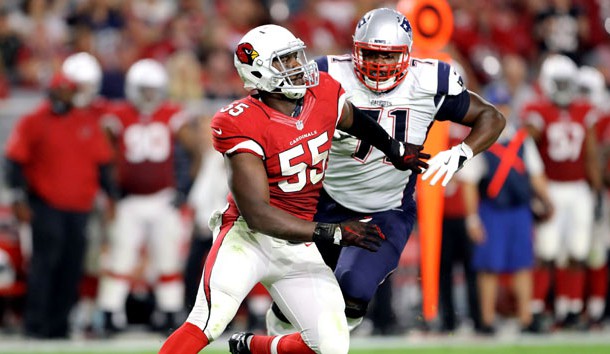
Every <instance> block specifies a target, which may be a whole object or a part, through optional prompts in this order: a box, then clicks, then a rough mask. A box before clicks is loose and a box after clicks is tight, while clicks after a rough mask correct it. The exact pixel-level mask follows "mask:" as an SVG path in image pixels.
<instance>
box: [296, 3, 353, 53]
mask: <svg viewBox="0 0 610 354" xmlns="http://www.w3.org/2000/svg"><path fill="white" fill-rule="evenodd" d="M322 3H323V1H320V0H311V1H306V2H305V3H304V4H303V8H302V9H301V10H300V11H299V12H297V13H296V14H295V15H294V16H293V17H292V18H290V19H289V20H288V21H287V26H288V27H287V28H289V29H290V30H291V31H292V32H293V33H294V35H295V36H296V37H297V38H300V39H301V40H302V41H303V42H305V43H307V49H308V54H309V55H311V56H312V57H315V56H319V55H327V54H343V52H342V48H345V47H347V46H349V45H350V44H351V41H347V39H349V38H351V37H350V36H349V35H348V33H343V32H342V31H340V30H339V28H337V27H336V26H335V24H334V23H333V22H331V21H330V20H329V19H327V18H326V17H324V16H323V14H322V13H320V9H323V8H322V7H321V6H320V5H321V4H322Z"/></svg>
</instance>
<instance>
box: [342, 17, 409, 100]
mask: <svg viewBox="0 0 610 354" xmlns="http://www.w3.org/2000/svg"><path fill="white" fill-rule="evenodd" d="M353 38H354V48H353V52H352V61H353V62H354V70H355V72H356V76H357V77H358V79H359V80H360V81H361V82H362V83H363V84H364V85H365V86H366V87H368V88H369V89H370V90H372V91H375V92H384V91H388V90H390V89H392V88H394V87H396V86H397V85H398V84H399V83H400V82H401V81H402V80H403V79H404V78H405V76H406V75H407V69H408V68H409V59H410V56H411V46H412V45H413V30H412V29H411V24H410V23H409V20H407V18H406V17H405V16H403V15H402V14H401V13H400V12H398V11H396V10H392V9H388V8H381V9H375V10H372V11H369V12H367V13H366V14H365V15H364V16H362V18H361V19H360V21H359V22H358V25H357V26H356V30H355V32H354V37H353ZM363 51H374V52H388V53H398V54H399V56H398V60H397V61H396V62H394V63H387V64H383V63H380V62H375V61H369V60H366V59H365V57H364V55H363Z"/></svg>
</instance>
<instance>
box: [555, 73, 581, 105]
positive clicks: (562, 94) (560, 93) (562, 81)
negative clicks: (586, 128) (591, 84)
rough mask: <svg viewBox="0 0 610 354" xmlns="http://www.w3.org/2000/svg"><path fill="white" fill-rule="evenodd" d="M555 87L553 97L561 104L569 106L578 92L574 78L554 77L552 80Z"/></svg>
mask: <svg viewBox="0 0 610 354" xmlns="http://www.w3.org/2000/svg"><path fill="white" fill-rule="evenodd" d="M552 85H553V86H554V89H553V90H552V94H551V99H552V100H553V102H555V103H557V104H558V105H560V106H564V107H565V106H569V105H570V103H571V102H572V101H573V100H574V98H575V97H576V94H577V90H578V88H577V85H576V82H574V79H573V78H567V77H563V78H559V77H558V78H554V79H553V80H552Z"/></svg>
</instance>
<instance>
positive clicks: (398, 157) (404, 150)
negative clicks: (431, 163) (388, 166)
mask: <svg viewBox="0 0 610 354" xmlns="http://www.w3.org/2000/svg"><path fill="white" fill-rule="evenodd" d="M423 149H424V147H423V145H415V144H409V143H403V142H400V141H398V140H392V147H391V152H390V154H388V159H389V160H390V162H392V165H394V167H396V168H397V169H399V170H401V171H406V170H411V171H413V173H414V174H418V173H421V172H422V168H423V169H426V168H428V164H427V163H426V162H425V161H423V159H429V158H430V154H426V153H425V152H422V150H423Z"/></svg>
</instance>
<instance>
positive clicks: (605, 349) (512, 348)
mask: <svg viewBox="0 0 610 354" xmlns="http://www.w3.org/2000/svg"><path fill="white" fill-rule="evenodd" d="M2 353H3V354H24V353H26V352H24V351H19V352H2ZM27 353H28V354H39V353H40V354H42V353H44V354H65V353H72V354H109V353H112V354H155V352H154V351H121V352H115V351H112V352H109V351H97V350H96V351H85V350H83V351H73V350H70V351H61V352H50V351H43V350H41V351H33V352H30V351H28V352H27ZM221 353H222V354H226V353H228V350H226V351H223V350H218V349H212V350H204V351H203V352H202V354H221ZM377 353H379V354H415V353H417V354H608V353H610V345H591V346H589V345H585V346H576V345H562V346H540V345H536V346H518V345H507V346H498V347H491V346H485V347H480V346H460V347H456V348H451V347H442V348H421V347H420V348H413V349H375V348H370V349H354V350H350V354H377Z"/></svg>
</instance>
